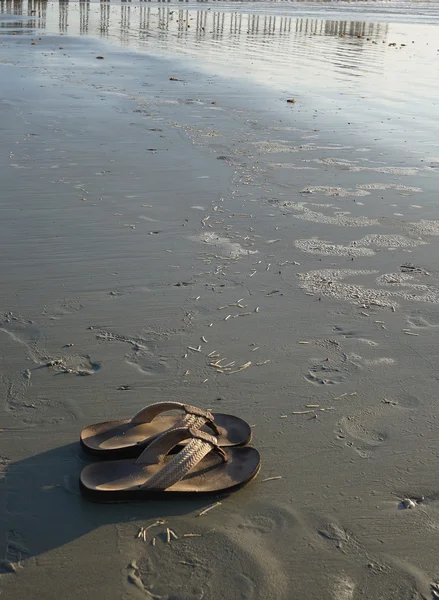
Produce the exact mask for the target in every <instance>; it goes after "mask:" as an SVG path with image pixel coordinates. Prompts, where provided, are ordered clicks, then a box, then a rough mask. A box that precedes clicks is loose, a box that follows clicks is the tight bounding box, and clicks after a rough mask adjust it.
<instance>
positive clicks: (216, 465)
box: [80, 427, 261, 502]
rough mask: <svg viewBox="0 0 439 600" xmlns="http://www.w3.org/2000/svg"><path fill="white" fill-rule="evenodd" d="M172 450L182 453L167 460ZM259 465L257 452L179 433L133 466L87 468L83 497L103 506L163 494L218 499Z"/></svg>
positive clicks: (114, 463) (157, 444) (171, 434)
mask: <svg viewBox="0 0 439 600" xmlns="http://www.w3.org/2000/svg"><path fill="white" fill-rule="evenodd" d="M183 442H186V444H185V445H184V446H182V445H181V444H182V443H183ZM176 446H180V451H179V452H177V453H176V454H170V452H171V451H172V449H173V448H175V447H176ZM260 464H261V459H260V455H259V452H258V451H257V450H256V449H255V448H251V447H249V446H246V447H244V448H221V447H220V446H218V444H217V440H216V438H215V437H213V436H212V435H210V434H208V433H205V432H203V431H200V430H199V429H194V428H189V429H188V428H184V427H179V428H177V429H172V430H170V431H167V432H165V433H163V434H162V435H160V436H159V437H158V438H156V439H155V441H154V442H151V444H150V445H149V446H148V447H147V448H146V449H145V450H144V451H143V452H142V454H141V455H140V456H139V457H138V458H137V460H114V461H105V462H98V463H93V464H91V465H88V466H86V467H85V468H84V469H83V470H82V472H81V476H80V486H81V491H82V492H83V493H84V494H86V495H87V496H89V497H90V498H91V499H93V500H97V501H101V502H102V501H103V502H115V501H116V502H118V501H119V502H120V501H127V500H131V501H137V500H146V499H149V498H150V497H152V496H156V495H157V494H161V493H164V494H166V496H168V494H174V493H184V494H188V493H197V494H200V493H204V494H219V493H221V492H226V491H227V492H229V491H231V490H232V489H234V488H237V487H241V486H242V485H244V484H245V483H247V482H249V481H250V480H251V479H253V478H254V477H256V475H257V474H258V472H259V468H260Z"/></svg>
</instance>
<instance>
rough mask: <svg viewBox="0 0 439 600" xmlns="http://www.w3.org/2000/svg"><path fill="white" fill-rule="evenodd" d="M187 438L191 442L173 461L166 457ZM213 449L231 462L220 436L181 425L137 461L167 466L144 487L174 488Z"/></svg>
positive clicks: (159, 440) (164, 436)
mask: <svg viewBox="0 0 439 600" xmlns="http://www.w3.org/2000/svg"><path fill="white" fill-rule="evenodd" d="M186 440H189V441H188V442H187V444H186V445H185V446H184V447H183V449H182V450H180V452H178V453H177V454H175V455H174V456H173V457H172V458H171V459H170V460H166V457H167V455H168V454H169V453H170V452H171V450H172V449H173V448H175V446H178V445H179V444H181V442H183V441H186ZM212 451H215V452H216V453H218V454H219V455H220V456H221V458H222V460H223V461H224V462H227V456H226V453H225V452H224V450H223V449H222V448H220V447H219V446H218V444H217V439H216V438H215V437H214V436H213V435H209V434H208V433H205V432H204V431H200V430H199V429H195V428H193V427H191V428H189V429H187V428H184V427H179V428H177V429H171V430H170V431H167V432H165V433H163V434H162V435H160V436H159V437H158V438H157V439H156V440H155V441H154V442H152V443H151V444H150V445H149V446H148V447H147V448H146V450H144V451H143V452H142V454H141V455H140V456H139V458H138V459H137V460H136V463H137V464H143V465H163V466H162V467H161V469H160V470H159V471H157V473H155V474H154V475H152V477H150V478H149V479H148V481H146V482H145V483H144V484H143V485H142V486H141V487H142V489H148V490H156V491H159V490H165V489H166V488H169V487H171V486H172V485H174V484H175V483H177V482H178V481H180V480H181V479H183V478H184V477H185V476H186V475H188V474H189V473H190V472H191V470H192V469H193V468H194V467H195V466H196V465H197V464H198V463H199V462H200V461H202V460H203V458H204V457H205V456H206V455H207V454H209V452H212Z"/></svg>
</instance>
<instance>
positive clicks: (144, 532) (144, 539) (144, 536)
mask: <svg viewBox="0 0 439 600" xmlns="http://www.w3.org/2000/svg"><path fill="white" fill-rule="evenodd" d="M143 541H144V542H146V529H144V530H143Z"/></svg>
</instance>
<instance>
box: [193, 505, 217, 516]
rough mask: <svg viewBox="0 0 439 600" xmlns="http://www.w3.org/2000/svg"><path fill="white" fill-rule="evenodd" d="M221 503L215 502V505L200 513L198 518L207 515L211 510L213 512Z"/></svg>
mask: <svg viewBox="0 0 439 600" xmlns="http://www.w3.org/2000/svg"><path fill="white" fill-rule="evenodd" d="M220 505H221V502H215V504H212V506H208V507H207V508H205V509H204V510H202V511H201V512H200V513H198V515H197V516H198V517H202V516H204V515H205V514H207V513H208V512H209V511H210V510H212V508H216V507H217V506H220Z"/></svg>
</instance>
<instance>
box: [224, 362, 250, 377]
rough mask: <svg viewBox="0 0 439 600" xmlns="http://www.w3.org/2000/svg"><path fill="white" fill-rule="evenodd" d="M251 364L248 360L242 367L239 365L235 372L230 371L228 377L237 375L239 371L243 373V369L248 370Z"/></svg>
mask: <svg viewBox="0 0 439 600" xmlns="http://www.w3.org/2000/svg"><path fill="white" fill-rule="evenodd" d="M251 364H252V362H251V360H249V361H248V362H246V363H245V364H244V365H241V366H240V367H239V368H238V369H235V371H230V373H229V375H232V374H233V373H239V372H240V371H244V369H248V368H249V366H250V365H251Z"/></svg>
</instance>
